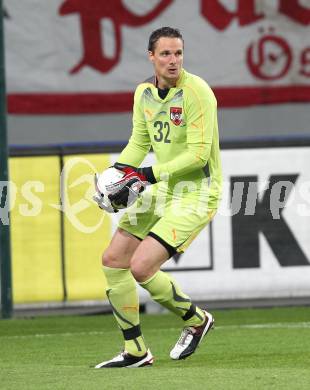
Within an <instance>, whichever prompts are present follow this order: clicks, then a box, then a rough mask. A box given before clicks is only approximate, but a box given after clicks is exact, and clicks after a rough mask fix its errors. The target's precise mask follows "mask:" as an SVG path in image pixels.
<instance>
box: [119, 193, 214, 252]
mask: <svg viewBox="0 0 310 390" xmlns="http://www.w3.org/2000/svg"><path fill="white" fill-rule="evenodd" d="M215 214H216V209H210V208H208V205H207V201H206V197H201V194H200V193H199V192H188V193H185V194H184V193H182V195H181V196H175V194H174V195H172V194H171V193H163V192H162V191H158V187H157V186H152V190H151V191H147V192H145V193H143V194H142V196H141V197H140V198H139V199H138V201H137V202H136V203H135V204H134V205H133V206H132V207H130V208H129V209H128V210H127V211H126V213H125V214H124V215H123V217H122V218H121V220H120V221H119V225H118V226H119V228H121V229H124V230H126V231H127V232H129V233H130V234H132V235H134V236H135V237H137V238H139V239H141V240H143V239H144V238H145V237H146V236H147V235H150V236H152V237H154V238H155V239H157V240H158V241H159V242H161V243H162V244H163V245H164V246H165V247H166V249H167V250H168V252H169V254H170V255H173V252H174V253H175V252H184V251H185V250H186V249H187V247H188V246H189V245H190V244H191V242H192V241H193V240H194V239H195V237H196V236H197V235H198V234H199V233H200V231H201V230H202V229H203V228H204V227H205V226H206V225H207V224H208V223H209V222H210V221H211V220H212V218H213V217H214V215H215Z"/></svg>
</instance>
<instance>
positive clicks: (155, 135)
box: [117, 69, 222, 208]
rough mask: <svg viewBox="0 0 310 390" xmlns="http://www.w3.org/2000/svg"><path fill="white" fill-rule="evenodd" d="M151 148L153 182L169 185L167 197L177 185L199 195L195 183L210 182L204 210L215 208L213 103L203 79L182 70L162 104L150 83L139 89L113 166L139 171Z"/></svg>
mask: <svg viewBox="0 0 310 390" xmlns="http://www.w3.org/2000/svg"><path fill="white" fill-rule="evenodd" d="M151 147H152V149H153V151H154V153H155V156H156V163H155V164H154V165H153V166H152V168H153V173H154V176H155V178H156V180H157V181H158V182H160V181H161V180H163V179H164V180H168V183H169V184H168V187H169V190H170V191H171V192H172V191H173V188H174V187H175V186H176V184H178V183H180V182H182V181H183V182H193V183H194V184H195V185H196V187H195V186H194V188H196V191H198V192H199V191H202V190H203V189H204V190H203V191H205V188H206V187H205V186H201V185H200V183H201V181H202V180H204V181H205V180H206V177H209V179H208V186H207V192H208V193H207V194H206V196H207V198H208V207H209V208H217V207H218V203H219V199H220V196H221V189H222V170H221V161H220V151H219V134H218V122H217V102H216V98H215V96H214V94H213V92H212V90H211V88H210V87H209V86H208V84H207V83H206V82H205V81H204V80H203V79H201V78H200V77H198V76H196V75H193V74H191V73H188V72H186V71H185V70H184V69H183V70H182V72H181V74H180V77H179V79H178V82H177V85H176V87H175V88H170V90H169V92H168V94H167V96H166V97H165V98H164V99H161V98H160V97H159V95H158V89H157V87H156V85H155V78H154V77H153V78H151V79H148V80H146V81H145V82H143V83H141V84H139V85H138V87H137V89H136V91H135V96H134V107H133V131H132V135H131V137H130V139H129V142H128V144H127V146H126V147H125V148H124V150H123V151H122V153H121V155H120V156H119V158H118V160H117V161H118V162H119V163H123V164H128V165H132V166H135V167H139V166H140V164H141V163H142V161H143V160H144V158H145V156H146V154H147V153H148V152H149V151H150V148H151ZM192 188H193V187H192ZM193 196H195V191H193Z"/></svg>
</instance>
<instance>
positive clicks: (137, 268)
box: [130, 257, 152, 283]
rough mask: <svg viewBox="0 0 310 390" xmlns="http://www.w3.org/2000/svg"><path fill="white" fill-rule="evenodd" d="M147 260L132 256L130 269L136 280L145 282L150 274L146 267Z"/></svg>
mask: <svg viewBox="0 0 310 390" xmlns="http://www.w3.org/2000/svg"><path fill="white" fill-rule="evenodd" d="M146 264H147V262H146V261H143V258H139V259H137V258H135V257H133V258H132V259H131V261H130V270H131V273H132V275H133V277H134V278H135V279H136V281H137V282H140V283H141V282H145V281H146V280H148V279H149V278H150V277H151V276H152V271H151V270H150V269H149V267H147V265H146Z"/></svg>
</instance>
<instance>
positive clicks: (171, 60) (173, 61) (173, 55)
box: [170, 54, 177, 64]
mask: <svg viewBox="0 0 310 390" xmlns="http://www.w3.org/2000/svg"><path fill="white" fill-rule="evenodd" d="M176 60H177V57H176V55H175V54H171V56H170V64H175V63H176Z"/></svg>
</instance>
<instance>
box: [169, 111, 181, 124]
mask: <svg viewBox="0 0 310 390" xmlns="http://www.w3.org/2000/svg"><path fill="white" fill-rule="evenodd" d="M170 120H171V122H172V123H173V124H174V125H176V126H179V125H180V124H181V123H182V107H170Z"/></svg>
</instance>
